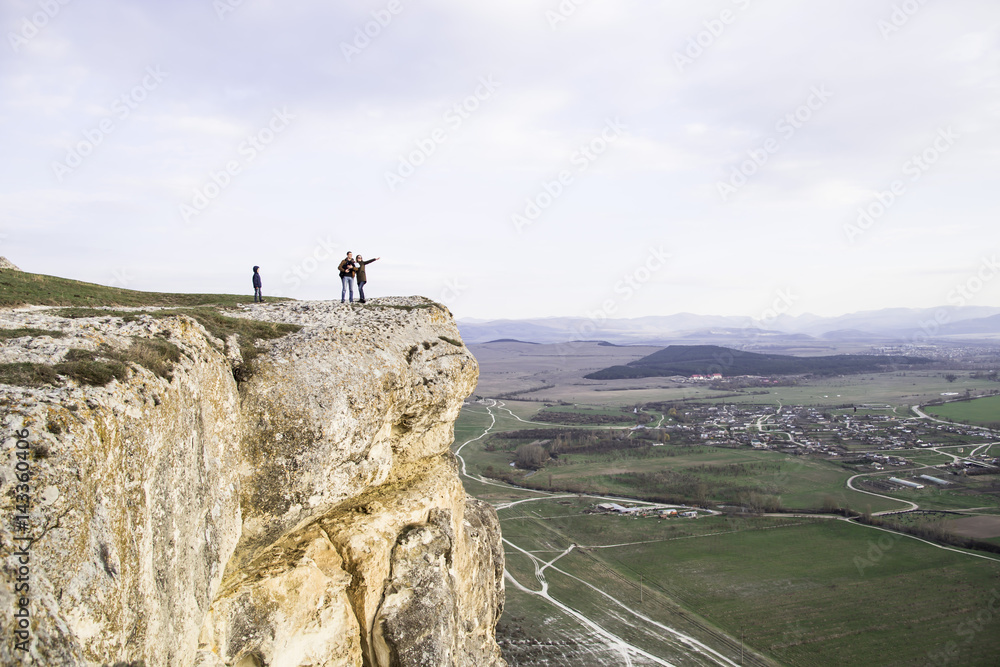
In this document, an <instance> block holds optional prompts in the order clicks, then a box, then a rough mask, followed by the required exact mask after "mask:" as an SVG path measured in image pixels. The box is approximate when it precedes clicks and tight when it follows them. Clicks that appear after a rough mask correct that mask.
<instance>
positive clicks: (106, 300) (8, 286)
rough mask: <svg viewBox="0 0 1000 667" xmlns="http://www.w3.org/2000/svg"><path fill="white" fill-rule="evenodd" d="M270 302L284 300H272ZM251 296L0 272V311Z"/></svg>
mask: <svg viewBox="0 0 1000 667" xmlns="http://www.w3.org/2000/svg"><path fill="white" fill-rule="evenodd" d="M272 298H273V299H274V300H276V301H278V300H285V299H283V298H280V297H279V298H274V297H272ZM252 302H253V296H252V295H249V296H243V295H235V294H171V293H167V292H138V291H136V290H128V289H122V288H119V287H107V286H105V285H97V284H95V283H85V282H81V281H79V280H70V279H69V278H58V277H56V276H46V275H42V274H39V273H25V272H23V271H12V270H6V271H0V307H10V306H23V305H34V306H203V305H216V306H235V305H236V304H239V303H252Z"/></svg>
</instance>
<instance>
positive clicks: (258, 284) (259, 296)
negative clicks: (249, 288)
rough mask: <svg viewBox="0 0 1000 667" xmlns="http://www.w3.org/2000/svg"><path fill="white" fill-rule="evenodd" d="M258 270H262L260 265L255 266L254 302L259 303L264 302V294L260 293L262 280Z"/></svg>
mask: <svg viewBox="0 0 1000 667" xmlns="http://www.w3.org/2000/svg"><path fill="white" fill-rule="evenodd" d="M258 270H260V267H259V266H255V267H253V302H254V303H257V302H258V301H259V302H261V303H264V296H263V295H262V294H261V293H260V287H261V282H260V274H259V273H257V271H258Z"/></svg>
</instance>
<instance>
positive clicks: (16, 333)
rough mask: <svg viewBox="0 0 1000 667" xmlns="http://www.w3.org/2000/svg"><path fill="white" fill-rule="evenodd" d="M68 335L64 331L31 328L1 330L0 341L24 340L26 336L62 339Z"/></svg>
mask: <svg viewBox="0 0 1000 667" xmlns="http://www.w3.org/2000/svg"><path fill="white" fill-rule="evenodd" d="M65 335H66V334H65V333H63V332H62V331H52V330H50V329H33V328H31V327H28V328H21V329H0V340H8V339H11V338H23V337H25V336H30V337H32V338H34V337H36V336H48V337H49V338H62V337H63V336H65Z"/></svg>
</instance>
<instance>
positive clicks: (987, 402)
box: [921, 396, 1000, 426]
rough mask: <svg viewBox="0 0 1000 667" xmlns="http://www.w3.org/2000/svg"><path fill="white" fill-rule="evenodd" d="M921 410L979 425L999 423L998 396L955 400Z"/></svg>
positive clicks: (999, 397)
mask: <svg viewBox="0 0 1000 667" xmlns="http://www.w3.org/2000/svg"><path fill="white" fill-rule="evenodd" d="M921 410H923V411H924V412H926V413H927V414H929V415H933V416H935V417H937V418H938V419H944V420H945V421H955V422H964V423H966V424H978V425H980V426H990V425H996V424H1000V396H987V397H985V398H977V399H974V400H971V401H955V402H953V403H945V404H944V405H929V406H927V407H923V408H921Z"/></svg>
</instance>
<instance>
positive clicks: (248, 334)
mask: <svg viewBox="0 0 1000 667" xmlns="http://www.w3.org/2000/svg"><path fill="white" fill-rule="evenodd" d="M55 314H56V315H59V316H60V317H67V318H70V319H80V318H87V317H118V318H121V319H123V320H124V321H126V322H131V321H135V320H138V319H139V318H140V317H143V316H148V317H153V318H157V319H162V318H165V317H176V316H178V315H187V316H188V317H191V318H193V319H195V320H197V321H198V322H199V323H200V324H201V325H202V326H203V327H205V329H206V330H207V331H208V333H210V334H211V335H213V336H215V337H216V338H219V339H221V340H226V339H227V338H229V336H232V335H233V334H236V335H237V336H238V337H239V344H240V352H241V354H242V355H243V364H244V371H246V369H249V366H250V364H251V363H252V361H253V360H254V358H256V356H257V354H258V350H257V347H256V341H257V340H271V339H274V338H281V337H282V336H284V335H286V334H289V333H295V332H296V331H299V330H300V329H302V327H301V326H299V325H297V324H285V323H281V322H264V321H260V320H251V319H247V318H243V317H229V316H227V315H224V314H223V313H221V312H219V311H218V310H217V309H216V308H213V307H211V306H199V307H197V308H170V309H165V310H154V311H149V312H142V311H117V310H105V309H102V308H79V307H77V308H62V309H60V310H57V311H56V312H55ZM244 371H241V373H242V372H244ZM246 372H248V371H246ZM239 377H240V378H241V379H242V377H243V375H240V376H239Z"/></svg>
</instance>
